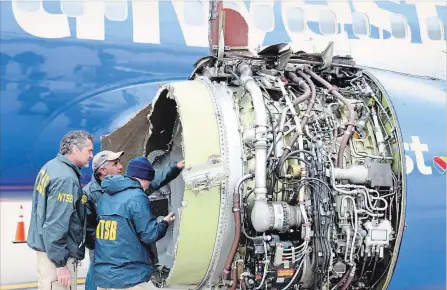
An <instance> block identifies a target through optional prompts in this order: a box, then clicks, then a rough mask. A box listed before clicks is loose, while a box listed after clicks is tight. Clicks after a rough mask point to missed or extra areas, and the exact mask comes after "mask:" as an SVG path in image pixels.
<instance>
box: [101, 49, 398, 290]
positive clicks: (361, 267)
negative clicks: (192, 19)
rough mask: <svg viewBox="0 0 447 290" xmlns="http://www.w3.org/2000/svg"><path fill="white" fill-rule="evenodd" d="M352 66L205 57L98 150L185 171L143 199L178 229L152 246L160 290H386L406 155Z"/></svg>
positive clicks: (269, 56)
mask: <svg viewBox="0 0 447 290" xmlns="http://www.w3.org/2000/svg"><path fill="white" fill-rule="evenodd" d="M351 62H352V60H351V59H349V58H342V57H333V58H332V57H331V58H329V60H327V59H325V58H324V56H322V55H312V54H306V53H291V51H290V50H288V49H285V48H284V46H283V45H276V46H272V47H268V48H266V49H265V50H263V51H261V52H259V53H258V55H256V56H253V55H245V54H237V53H234V54H232V55H226V56H224V57H221V58H217V57H214V56H208V57H205V58H202V59H200V60H199V61H197V63H196V64H195V67H194V71H193V73H192V74H191V77H190V79H189V80H185V81H178V82H174V83H169V84H165V85H162V86H161V87H160V88H159V91H158V93H157V95H156V96H155V98H154V101H153V102H152V104H151V105H149V106H148V107H146V108H145V109H144V110H142V111H140V112H139V113H138V114H137V115H136V116H135V117H134V118H133V119H132V120H130V121H129V122H128V123H127V124H126V125H124V126H123V127H121V128H119V129H118V130H117V131H115V132H114V133H112V134H111V135H108V136H106V137H105V138H104V139H103V147H104V148H107V149H115V150H118V149H119V150H125V151H126V156H125V158H127V160H129V159H130V158H133V157H134V156H135V155H141V154H145V155H146V156H148V158H149V159H150V160H151V161H152V162H153V163H154V165H155V166H156V167H162V166H165V165H166V164H167V162H169V161H173V160H175V161H178V160H181V159H183V158H184V159H185V160H186V168H185V169H184V170H183V173H182V176H181V177H179V178H177V179H175V180H174V181H173V182H172V183H170V184H169V185H167V186H164V187H163V188H162V189H161V190H159V191H157V192H155V193H153V194H151V196H150V199H151V200H152V208H153V214H155V215H156V216H163V215H166V214H167V213H168V212H169V211H174V212H175V213H176V217H177V218H176V220H175V222H174V224H173V226H171V227H170V228H169V230H168V233H167V234H166V236H165V237H164V238H163V239H162V240H160V241H159V242H157V252H158V263H157V266H156V269H155V270H154V275H153V278H152V279H153V282H154V284H155V285H156V286H157V287H169V288H186V289H203V288H204V289H210V288H215V289H217V288H228V289H232V290H234V289H236V288H241V289H281V290H285V289H330V290H332V289H342V290H346V289H386V288H387V287H388V284H389V282H390V280H391V277H392V274H393V270H394V267H395V264H396V262H397V257H398V253H399V246H400V242H401V239H402V234H403V225H404V210H405V183H404V181H405V174H404V172H405V171H404V162H403V161H404V160H403V156H404V155H403V146H402V144H403V143H402V139H401V133H400V130H399V125H398V121H397V119H396V114H395V112H394V110H393V107H392V106H391V102H390V100H389V98H388V96H387V94H386V91H385V90H384V89H383V87H382V86H381V85H380V83H378V82H377V80H376V79H375V78H374V77H373V76H372V75H371V74H370V73H369V72H367V71H364V70H362V69H360V68H357V67H355V66H354V65H351V64H350V63H351ZM145 133H146V134H145ZM123 140H125V141H124V142H123ZM127 160H125V163H126V162H127Z"/></svg>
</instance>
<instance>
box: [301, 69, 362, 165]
mask: <svg viewBox="0 0 447 290" xmlns="http://www.w3.org/2000/svg"><path fill="white" fill-rule="evenodd" d="M305 70H306V72H307V73H308V74H310V75H311V76H312V77H313V78H314V79H315V80H317V81H318V82H319V83H320V84H322V85H323V86H324V87H326V88H327V89H328V90H329V92H330V93H331V94H332V95H334V96H335V97H336V98H337V99H339V100H340V101H341V102H342V103H343V104H345V106H346V107H347V108H348V110H349V117H348V119H349V120H348V123H347V124H348V127H347V128H346V130H345V132H344V134H343V139H342V140H341V144H340V150H339V151H338V159H337V166H338V168H343V154H344V152H345V149H346V145H347V144H348V141H349V139H350V138H351V135H352V132H353V131H354V125H355V124H354V106H353V105H352V104H351V103H350V102H349V101H348V100H347V99H346V98H345V97H343V96H342V95H341V94H340V93H339V92H337V91H336V89H335V88H334V87H333V86H332V85H331V84H330V83H328V82H327V81H325V80H324V79H323V78H322V77H320V76H319V75H317V74H316V73H314V72H313V71H311V70H309V69H305Z"/></svg>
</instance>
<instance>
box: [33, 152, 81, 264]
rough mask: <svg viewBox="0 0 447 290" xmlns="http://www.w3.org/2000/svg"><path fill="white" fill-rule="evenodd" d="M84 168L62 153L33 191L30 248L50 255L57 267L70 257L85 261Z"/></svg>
mask: <svg viewBox="0 0 447 290" xmlns="http://www.w3.org/2000/svg"><path fill="white" fill-rule="evenodd" d="M80 175H81V171H80V169H79V168H78V167H77V166H76V165H75V164H73V162H71V161H70V160H69V159H68V158H67V157H65V156H63V155H61V154H58V155H57V157H56V158H54V159H52V160H50V161H48V162H47V163H46V164H45V165H44V166H43V167H42V168H41V170H40V171H39V174H38V176H37V179H36V183H35V185H34V190H33V202H32V212H31V222H30V227H29V230H28V240H27V243H28V246H29V247H30V248H32V249H34V250H36V251H40V252H46V253H47V256H48V259H49V260H50V261H51V262H53V264H54V265H56V267H63V266H65V265H66V264H67V260H68V258H69V257H72V258H75V259H77V260H82V259H84V252H85V244H84V240H85V216H86V206H85V203H86V201H87V196H86V195H83V193H82V189H81V184H80V181H79V178H80Z"/></svg>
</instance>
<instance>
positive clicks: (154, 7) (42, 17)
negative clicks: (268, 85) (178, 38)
mask: <svg viewBox="0 0 447 290" xmlns="http://www.w3.org/2000/svg"><path fill="white" fill-rule="evenodd" d="M436 4H439V5H436ZM277 5H280V6H277ZM60 6H61V7H60V8H61V11H62V13H59V14H54V13H48V12H46V11H45V9H44V6H43V5H42V4H41V3H40V1H30V2H23V1H19V0H12V8H13V9H12V10H13V13H14V17H15V19H16V21H17V23H18V24H19V25H20V27H21V28H22V29H23V30H25V31H26V32H28V33H29V34H31V35H34V36H37V37H42V38H65V37H70V36H72V32H71V31H70V26H69V21H68V19H69V17H73V18H76V38H79V39H90V40H105V18H107V19H108V20H111V21H118V22H122V21H125V20H126V19H128V17H129V16H130V17H131V18H132V27H133V28H132V29H133V32H132V33H133V42H136V43H153V44H159V43H160V21H159V18H160V12H159V11H160V9H159V2H158V1H132V9H131V10H132V13H131V15H129V8H128V4H127V1H105V0H103V1H77V2H74V1H73V2H70V1H61V2H60ZM172 6H173V8H174V11H175V14H176V18H177V20H178V22H179V26H180V29H181V31H182V32H183V36H184V40H185V44H186V45H187V46H197V47H208V45H209V43H208V11H209V6H210V2H209V1H206V0H205V1H201V2H199V1H172ZM224 7H227V8H232V9H235V10H238V12H239V13H240V15H241V16H242V17H243V18H244V19H245V20H246V21H247V24H248V25H249V33H250V38H251V39H252V41H254V42H255V43H259V44H262V43H263V42H264V39H265V37H266V35H267V33H275V31H274V28H273V27H266V26H265V25H263V24H259V23H257V21H258V22H259V21H261V18H262V19H263V20H265V21H267V22H269V23H272V25H273V26H274V24H275V17H280V18H281V20H282V23H283V25H284V28H285V32H286V34H287V35H288V37H289V38H290V40H291V41H294V40H297V39H300V38H303V37H304V38H306V37H307V38H308V37H312V38H319V37H320V36H323V35H322V34H321V32H320V28H321V25H322V21H324V20H321V14H320V12H321V11H323V10H326V11H332V12H334V14H335V19H336V20H335V21H337V20H338V23H337V26H338V27H339V29H336V30H337V31H336V35H342V34H343V35H344V36H345V37H347V38H348V39H359V38H358V37H357V36H356V35H355V34H354V32H353V24H352V23H348V21H349V22H353V21H352V19H353V18H352V13H353V12H359V13H363V14H365V15H367V17H368V21H369V30H370V34H369V38H370V39H378V40H386V39H391V38H392V35H391V32H390V31H391V16H392V15H401V16H403V17H405V19H406V22H407V24H406V25H408V27H409V32H408V34H409V36H410V37H407V41H408V42H411V43H425V42H428V41H431V40H430V38H429V37H428V33H427V30H428V29H427V27H428V24H427V18H428V17H432V18H434V17H436V18H439V19H440V21H441V25H443V26H444V27H445V28H444V35H443V38H444V39H446V34H447V32H446V30H447V27H446V26H447V16H446V12H447V9H446V6H445V4H444V5H443V2H439V3H433V2H432V3H429V2H427V3H426V2H424V1H416V0H408V1H407V2H404V1H399V2H397V1H396V2H394V1H362V0H351V1H348V0H344V1H316V2H313V3H312V2H311V1H305V0H296V1H293V2H291V1H286V0H282V1H281V2H280V3H278V4H275V1H274V0H265V1H252V2H251V3H250V9H247V7H246V5H245V3H244V1H234V2H233V1H224ZM259 7H267V8H268V9H267V10H266V9H264V8H262V9H261V8H259ZM291 9H295V10H293V11H294V12H296V11H298V10H299V9H300V10H301V11H303V12H304V15H305V19H306V24H307V28H308V30H307V31H305V30H304V31H300V32H294V30H296V29H294V28H293V27H292V26H293V25H292V24H291V23H292V22H295V23H296V22H297V21H301V18H300V17H301V16H297V15H296V13H295V14H294V13H291V12H290V11H291ZM255 13H256V14H257V15H258V16H257V17H253V14H255ZM261 14H262V15H261ZM250 15H251V16H252V17H250ZM257 18H259V19H257ZM249 19H254V20H253V21H250V20H249ZM340 20H341V21H343V22H344V23H340V22H341V21H340ZM261 22H262V21H261ZM442 22H443V24H442ZM267 26H268V25H267ZM319 27H320V28H319ZM129 33H130V31H129ZM284 41H287V40H286V39H285V40H284ZM440 42H442V40H441V41H440Z"/></svg>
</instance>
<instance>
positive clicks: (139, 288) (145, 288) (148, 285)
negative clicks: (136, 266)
mask: <svg viewBox="0 0 447 290" xmlns="http://www.w3.org/2000/svg"><path fill="white" fill-rule="evenodd" d="M155 289H158V288H156V287H155V286H154V284H152V282H151V281H149V282H144V283H141V284H138V285H135V286H133V287H130V288H123V289H115V288H101V287H98V290H155Z"/></svg>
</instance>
